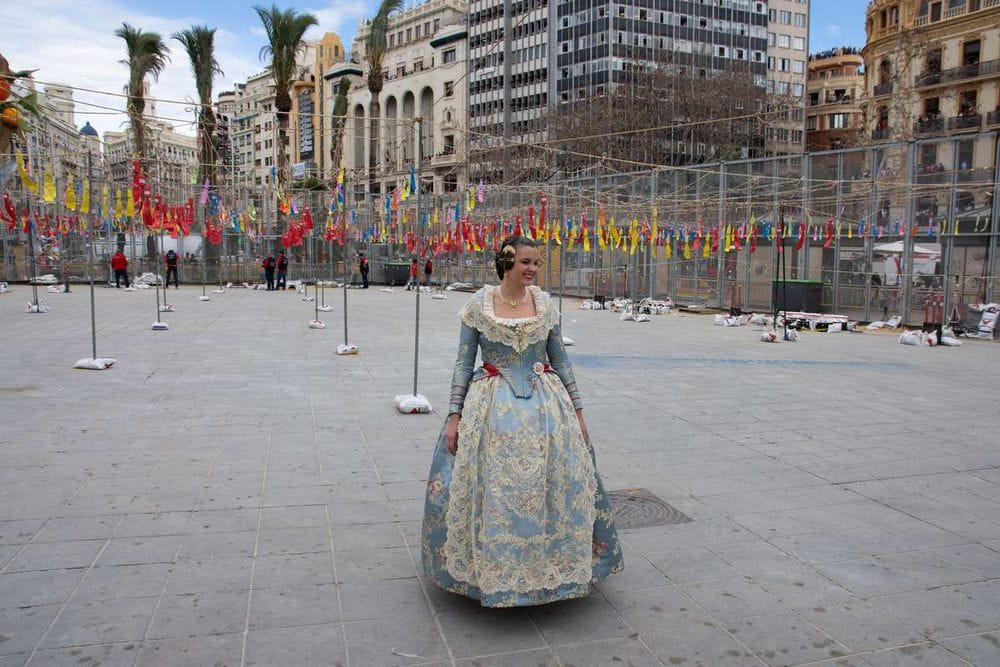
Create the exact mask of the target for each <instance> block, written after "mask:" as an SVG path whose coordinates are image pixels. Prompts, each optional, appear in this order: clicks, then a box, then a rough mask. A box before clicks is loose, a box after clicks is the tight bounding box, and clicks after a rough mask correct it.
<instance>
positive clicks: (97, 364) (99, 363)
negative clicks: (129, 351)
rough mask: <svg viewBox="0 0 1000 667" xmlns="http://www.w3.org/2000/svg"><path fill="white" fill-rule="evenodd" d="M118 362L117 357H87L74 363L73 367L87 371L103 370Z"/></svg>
mask: <svg viewBox="0 0 1000 667" xmlns="http://www.w3.org/2000/svg"><path fill="white" fill-rule="evenodd" d="M117 362H118V360H117V359H112V358H111V357H97V358H96V359H91V358H87V359H81V360H80V361H78V362H76V363H75V364H73V368H80V369H83V370H87V371H103V370H107V369H109V368H111V367H112V366H114V365H115V364H116V363H117Z"/></svg>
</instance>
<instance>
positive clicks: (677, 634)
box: [642, 622, 765, 667]
mask: <svg viewBox="0 0 1000 667" xmlns="http://www.w3.org/2000/svg"><path fill="white" fill-rule="evenodd" d="M642 638H643V641H644V642H646V645H647V646H649V648H650V649H651V650H652V651H653V653H655V654H656V656H657V657H658V658H659V659H660V661H661V662H663V663H664V664H667V665H687V664H693V665H706V666H707V665H712V666H713V667H714V666H715V665H720V666H723V665H731V666H732V667H743V666H744V665H764V664H765V663H764V662H763V661H762V660H761V659H760V658H758V657H757V656H756V655H754V653H753V652H752V651H751V650H750V649H749V648H748V647H747V646H746V645H744V644H743V643H741V642H740V641H738V640H737V639H736V638H735V637H733V635H731V634H730V633H729V632H727V631H726V630H725V629H724V628H723V627H721V626H719V625H717V624H715V623H714V622H705V623H701V624H697V623H696V624H690V625H686V626H684V627H683V629H677V630H673V631H670V632H658V633H652V634H649V633H643V635H642Z"/></svg>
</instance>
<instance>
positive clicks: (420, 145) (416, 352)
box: [413, 116, 424, 396]
mask: <svg viewBox="0 0 1000 667" xmlns="http://www.w3.org/2000/svg"><path fill="white" fill-rule="evenodd" d="M416 124H417V220H416V223H417V224H418V225H419V224H420V215H421V203H422V201H421V200H422V197H421V191H422V190H423V187H422V186H423V184H422V183H421V179H422V178H423V168H424V142H423V118H421V117H419V116H418V117H417V119H416ZM416 292H417V296H416V303H417V311H416V325H415V326H414V329H413V395H414V396H416V395H417V370H418V368H419V362H420V284H419V283H418V284H417V289H416Z"/></svg>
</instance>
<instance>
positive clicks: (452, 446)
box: [444, 412, 461, 456]
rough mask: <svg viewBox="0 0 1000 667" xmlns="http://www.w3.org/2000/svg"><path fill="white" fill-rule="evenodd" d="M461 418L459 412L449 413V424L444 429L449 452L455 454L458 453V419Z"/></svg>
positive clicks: (445, 442)
mask: <svg viewBox="0 0 1000 667" xmlns="http://www.w3.org/2000/svg"><path fill="white" fill-rule="evenodd" d="M459 419H461V415H459V414H458V413H454V412H453V413H452V414H450V415H448V425H447V426H446V427H445V429H444V446H445V447H447V448H448V452H449V453H450V454H451V455H452V456H454V455H455V454H456V453H458V420H459Z"/></svg>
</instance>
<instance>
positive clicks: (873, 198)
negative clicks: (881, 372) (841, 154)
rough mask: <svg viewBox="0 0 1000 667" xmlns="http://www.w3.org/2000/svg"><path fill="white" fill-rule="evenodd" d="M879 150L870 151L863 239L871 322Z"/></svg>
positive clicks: (866, 300)
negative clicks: (873, 245)
mask: <svg viewBox="0 0 1000 667" xmlns="http://www.w3.org/2000/svg"><path fill="white" fill-rule="evenodd" d="M877 155H878V150H877V149H875V148H872V149H869V151H868V164H869V165H870V171H871V175H870V176H871V183H870V185H871V192H870V193H869V195H868V220H867V222H866V223H865V236H864V238H863V239H862V243H864V248H865V321H866V322H870V321H871V319H872V317H871V315H872V254H873V252H874V251H873V249H872V235H871V225H872V221H873V220H874V219H875V210H876V208H877V207H878V190H877V180H876V178H877V175H878V172H879V166H878V164H876V156H877Z"/></svg>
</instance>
